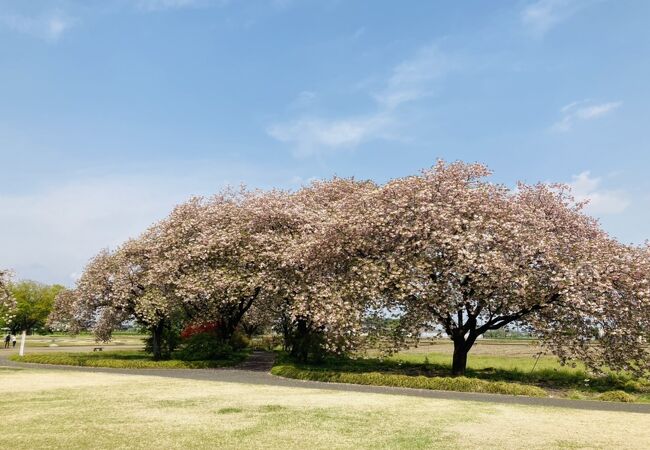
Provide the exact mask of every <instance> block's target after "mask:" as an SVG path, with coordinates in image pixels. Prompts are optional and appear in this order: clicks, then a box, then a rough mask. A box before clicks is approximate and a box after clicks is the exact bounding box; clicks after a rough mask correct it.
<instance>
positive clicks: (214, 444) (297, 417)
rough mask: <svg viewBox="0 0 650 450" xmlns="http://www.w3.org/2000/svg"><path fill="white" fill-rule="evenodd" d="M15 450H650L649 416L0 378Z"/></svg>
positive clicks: (172, 384) (27, 375) (71, 376)
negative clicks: (378, 449) (451, 449)
mask: <svg viewBox="0 0 650 450" xmlns="http://www.w3.org/2000/svg"><path fill="white" fill-rule="evenodd" d="M0 385H2V386H4V387H5V388H4V389H3V395H2V396H1V397H0V409H1V410H2V411H5V412H7V414H8V417H10V420H7V421H5V422H4V424H3V426H2V432H0V448H7V449H15V450H21V449H32V448H48V449H76V448H95V449H115V448H129V449H132V448H133V449H145V448H165V449H167V448H184V449H185V448H188V449H192V448H222V449H241V448H250V449H255V448H264V449H285V450H290V449H304V448H309V449H348V448H349V449H364V448H368V449H370V448H372V449H376V448H386V449H388V448H390V449H394V448H395V449H399V448H404V449H425V448H454V449H457V448H472V449H474V448H503V449H509V448H530V449H547V448H638V449H646V448H650V432H648V426H647V425H648V415H645V414H637V413H613V412H601V411H580V410H571V409H560V408H540V407H527V406H509V405H496V404H494V405H493V404H480V403H472V402H461V401H449V400H435V399H422V398H413V397H402V396H393V395H380V394H363V393H353V392H340V391H339V392H336V391H321V390H312V389H302V388H284V387H274V386H259V385H246V384H238V383H221V382H211V381H194V380H179V379H168V378H156V377H147V376H124V375H113V374H105V373H86V372H75V373H72V372H60V371H55V370H38V371H35V370H28V369H24V370H12V369H2V370H0Z"/></svg>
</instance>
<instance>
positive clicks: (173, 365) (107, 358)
mask: <svg viewBox="0 0 650 450" xmlns="http://www.w3.org/2000/svg"><path fill="white" fill-rule="evenodd" d="M246 356H247V353H246V352H238V353H234V354H232V355H230V356H229V357H227V358H224V359H221V360H216V361H183V360H180V359H170V360H166V361H154V360H153V359H151V356H149V355H147V354H146V353H144V352H141V351H121V352H94V353H90V352H86V353H40V354H39V353H34V354H28V355H25V356H23V357H20V356H18V355H12V356H10V357H9V359H10V360H12V361H17V362H25V363H36V364H55V365H62V366H80V367H109V368H114V369H204V368H211V367H227V366H233V365H236V364H238V363H240V362H241V361H243V360H244V359H246Z"/></svg>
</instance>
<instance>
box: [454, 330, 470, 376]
mask: <svg viewBox="0 0 650 450" xmlns="http://www.w3.org/2000/svg"><path fill="white" fill-rule="evenodd" d="M467 353H469V348H468V345H467V343H466V342H465V340H464V339H456V340H454V359H453V362H452V365H451V372H452V374H453V375H454V376H459V375H465V369H466V368H467Z"/></svg>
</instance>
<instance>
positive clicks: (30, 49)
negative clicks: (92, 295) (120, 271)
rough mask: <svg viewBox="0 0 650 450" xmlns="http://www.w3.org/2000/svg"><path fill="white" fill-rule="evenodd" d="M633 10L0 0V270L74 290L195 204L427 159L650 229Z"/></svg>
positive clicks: (647, 10) (646, 109) (630, 232)
mask: <svg viewBox="0 0 650 450" xmlns="http://www.w3.org/2000/svg"><path fill="white" fill-rule="evenodd" d="M648 23H650V2H647V1H645V0H616V1H613V0H610V1H606V0H593V1H589V0H516V1H505V0H504V1H488V0H485V1H471V2H469V1H468V2H458V1H451V0H450V1H411V2H397V1H379V0H372V1H370V0H368V1H352V0H350V1H344V0H321V1H309V0H248V1H245V0H85V1H82V0H78V1H73V0H48V1H39V0H30V1H24V0H14V1H7V0H0V161H1V164H2V171H1V172H0V173H1V175H0V224H1V225H0V228H1V230H2V232H1V233H0V267H10V268H13V269H14V270H15V272H16V275H17V277H19V278H32V279H36V280H40V281H44V282H59V283H63V284H68V285H69V284H71V283H72V282H73V280H74V278H75V277H76V276H77V275H78V274H79V272H80V271H81V270H82V268H83V265H84V264H85V262H86V261H87V260H88V258H90V257H91V256H92V255H93V254H95V253H96V252H97V251H98V250H100V249H101V248H103V247H113V246H115V245H117V244H119V243H120V242H122V241H123V240H124V239H126V238H127V237H129V236H133V235H136V234H138V233H139V232H140V231H142V230H144V229H145V228H146V227H147V226H148V225H149V224H150V223H152V222H153V221H154V220H157V219H159V218H161V217H163V216H164V215H166V213H167V212H168V211H169V210H170V209H171V207H172V206H173V205H174V204H176V203H178V202H180V201H183V200H184V199H186V198H188V197H189V196H190V195H193V194H203V195H205V194H210V193H213V192H215V191H217V190H219V189H221V188H222V187H223V186H224V185H226V184H239V183H242V182H243V183H246V184H248V185H250V186H254V187H262V188H269V187H282V188H295V187H298V186H300V185H301V184H304V183H307V182H308V181H309V180H310V179H313V178H326V177H331V176H332V175H340V176H352V175H353V176H356V177H358V178H371V179H375V180H377V181H384V180H387V179H389V178H393V177H398V176H404V175H408V174H412V173H415V172H417V171H418V170H419V169H421V168H425V167H428V166H431V165H432V164H434V163H435V161H436V159H437V158H445V159H447V160H456V159H461V160H465V161H480V162H484V163H486V164H488V165H489V166H490V167H491V168H492V169H493V170H494V171H495V175H494V180H495V181H498V182H503V183H506V184H508V185H514V183H515V182H516V181H517V180H523V181H527V182H536V181H554V182H566V183H571V184H573V186H574V188H575V191H576V195H577V197H579V198H581V199H587V198H589V199H590V200H591V205H590V207H589V212H590V213H591V214H593V215H595V216H597V217H599V218H600V220H601V222H602V224H603V226H604V227H605V229H607V230H608V231H609V232H611V233H612V234H613V235H615V236H616V237H618V238H619V239H621V240H623V241H625V242H635V243H642V242H643V241H644V240H645V239H648V238H650V225H649V223H650V212H649V211H650V180H649V178H648V175H647V173H648V167H649V166H650V139H649V138H648V134H649V133H650V90H649V89H648V80H650V27H648Z"/></svg>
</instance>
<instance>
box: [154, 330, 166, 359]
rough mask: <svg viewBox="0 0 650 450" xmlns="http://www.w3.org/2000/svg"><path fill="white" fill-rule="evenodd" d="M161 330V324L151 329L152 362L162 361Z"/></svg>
mask: <svg viewBox="0 0 650 450" xmlns="http://www.w3.org/2000/svg"><path fill="white" fill-rule="evenodd" d="M163 328H164V324H163V322H159V323H158V324H157V325H156V326H155V327H153V328H152V329H151V353H152V354H153V359H154V361H160V360H161V359H162V335H163Z"/></svg>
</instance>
